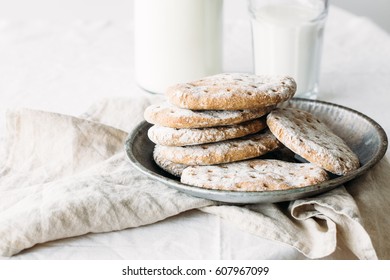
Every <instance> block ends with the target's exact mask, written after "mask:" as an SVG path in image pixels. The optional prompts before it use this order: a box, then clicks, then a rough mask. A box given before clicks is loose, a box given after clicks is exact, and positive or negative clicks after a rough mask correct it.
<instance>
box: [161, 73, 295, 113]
mask: <svg viewBox="0 0 390 280" xmlns="http://www.w3.org/2000/svg"><path fill="white" fill-rule="evenodd" d="M295 91H296V83H295V81H294V79H293V78H291V77H288V76H269V75H261V76H258V75H251V74H243V73H224V74H218V75H214V76H209V77H206V78H204V79H201V80H197V81H193V82H190V83H181V84H177V85H174V86H171V87H169V88H168V90H167V92H166V96H167V98H168V101H169V102H170V103H172V104H174V105H176V106H178V107H180V108H187V109H191V110H242V109H254V108H262V107H267V106H271V105H275V104H278V103H280V102H283V101H286V100H288V99H290V98H291V97H293V95H294V94H295Z"/></svg>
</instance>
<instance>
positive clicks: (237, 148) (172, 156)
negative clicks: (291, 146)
mask: <svg viewBox="0 0 390 280" xmlns="http://www.w3.org/2000/svg"><path fill="white" fill-rule="evenodd" d="M280 146H281V143H280V142H279V141H278V140H277V139H276V137H275V136H274V135H272V133H270V132H269V130H267V131H265V132H263V133H256V134H252V135H248V136H244V137H242V138H239V139H233V140H226V141H222V142H216V143H210V144H202V145H194V146H186V147H173V146H162V145H156V146H155V153H157V154H159V155H160V156H161V157H162V158H164V159H166V160H169V161H171V162H174V163H180V164H186V165H210V164H220V163H227V162H233V161H239V160H244V159H248V158H254V157H258V156H261V155H264V154H266V153H268V152H270V151H272V150H275V149H277V148H279V147H280Z"/></svg>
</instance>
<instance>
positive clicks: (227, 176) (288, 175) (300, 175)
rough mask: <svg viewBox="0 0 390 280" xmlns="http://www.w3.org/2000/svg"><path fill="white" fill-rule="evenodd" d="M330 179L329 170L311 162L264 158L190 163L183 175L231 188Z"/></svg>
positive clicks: (271, 187) (207, 184)
mask: <svg viewBox="0 0 390 280" xmlns="http://www.w3.org/2000/svg"><path fill="white" fill-rule="evenodd" d="M327 179H328V174H327V173H326V171H325V170H323V169H322V168H320V167H318V166H316V165H314V164H311V163H291V162H285V161H280V160H260V159H259V160H246V161H241V162H235V163H229V164H222V165H212V166H189V167H187V168H185V169H184V170H183V172H182V175H181V182H182V183H184V184H188V185H192V186H197V187H201V188H206V189H216V190H227V191H275V190H286V189H294V188H300V187H305V186H309V185H314V184H317V183H320V182H323V181H325V180H327Z"/></svg>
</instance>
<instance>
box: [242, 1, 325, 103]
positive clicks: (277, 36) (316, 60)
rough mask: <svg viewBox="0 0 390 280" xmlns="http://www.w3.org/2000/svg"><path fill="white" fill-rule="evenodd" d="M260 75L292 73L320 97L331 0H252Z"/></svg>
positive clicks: (302, 89) (304, 93) (301, 92)
mask: <svg viewBox="0 0 390 280" xmlns="http://www.w3.org/2000/svg"><path fill="white" fill-rule="evenodd" d="M248 3H249V11H250V14H251V21H252V39H253V50H254V65H255V72H256V74H282V75H290V76H292V77H293V78H294V79H295V80H296V82H297V92H296V94H295V96H296V97H306V98H317V94H318V80H319V72H320V60H321V49H322V40H323V31H324V25H325V20H326V15H327V10H328V1H327V0H272V1H267V0H248Z"/></svg>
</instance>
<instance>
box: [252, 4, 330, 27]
mask: <svg viewBox="0 0 390 280" xmlns="http://www.w3.org/2000/svg"><path fill="white" fill-rule="evenodd" d="M254 1H256V0H247V3H248V11H249V14H250V15H251V16H252V17H253V18H256V16H255V14H256V11H257V9H255V8H254V7H253V5H252V4H251V3H252V2H254ZM318 1H321V2H324V8H323V10H322V11H321V13H319V14H318V15H317V16H316V17H315V18H313V19H311V20H308V21H307V22H316V21H320V20H323V19H324V18H326V16H327V15H328V10H329V1H328V0H318Z"/></svg>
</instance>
